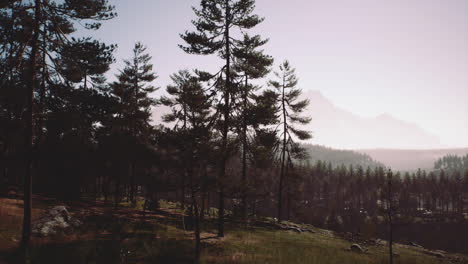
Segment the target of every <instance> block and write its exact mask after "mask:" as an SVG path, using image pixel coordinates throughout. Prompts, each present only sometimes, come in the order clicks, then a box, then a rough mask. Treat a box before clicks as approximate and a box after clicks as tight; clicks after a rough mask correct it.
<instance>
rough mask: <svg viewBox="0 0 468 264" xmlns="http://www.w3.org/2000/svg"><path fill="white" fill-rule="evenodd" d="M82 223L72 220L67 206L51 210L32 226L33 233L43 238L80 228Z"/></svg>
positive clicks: (55, 207)
mask: <svg viewBox="0 0 468 264" xmlns="http://www.w3.org/2000/svg"><path fill="white" fill-rule="evenodd" d="M80 225H81V222H80V221H79V220H78V219H75V218H72V217H71V216H70V213H69V212H68V210H67V208H66V207H65V206H54V207H52V208H49V209H48V210H47V211H46V213H45V215H44V216H43V217H42V218H40V219H38V220H37V221H35V222H34V223H33V224H32V226H33V228H32V230H33V233H35V234H38V235H41V236H49V235H54V234H57V233H59V232H62V231H64V230H65V229H67V228H69V227H78V226H80Z"/></svg>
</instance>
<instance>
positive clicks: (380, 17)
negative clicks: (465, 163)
mask: <svg viewBox="0 0 468 264" xmlns="http://www.w3.org/2000/svg"><path fill="white" fill-rule="evenodd" d="M111 3H112V4H114V5H116V8H117V12H118V14H119V16H118V17H117V18H116V19H114V20H112V21H108V22H105V23H104V25H103V27H102V28H101V29H100V30H99V31H98V32H96V33H86V34H87V35H93V36H95V37H96V38H98V39H101V40H103V41H105V42H106V43H116V44H118V45H119V48H118V50H117V53H116V57H117V60H118V61H119V62H118V63H117V64H115V65H114V66H113V68H114V69H115V68H117V67H120V66H121V65H122V64H121V59H123V58H127V57H129V56H130V53H131V49H132V47H133V44H134V43H135V41H141V42H143V43H144V44H145V45H147V46H148V51H149V52H150V53H151V55H152V56H153V63H154V66H155V70H156V71H157V73H158V75H159V76H160V78H159V79H157V80H156V82H155V84H156V85H157V86H160V87H165V86H166V85H167V84H169V75H170V74H172V73H174V72H176V71H177V70H179V69H184V68H188V69H193V68H196V67H199V68H201V69H207V70H210V69H214V68H215V67H216V65H217V63H218V60H217V59H215V58H207V57H203V56H196V55H188V54H185V53H184V52H183V51H182V50H180V49H179V48H178V47H177V44H182V41H181V39H180V38H179V34H180V33H183V32H184V31H185V30H192V29H193V27H192V25H191V23H190V20H191V19H193V18H194V15H193V12H192V10H191V6H192V5H198V3H199V0H164V1H163V0H133V1H130V0H111ZM256 12H257V14H259V15H261V16H264V17H265V21H264V22H263V23H262V24H261V25H260V26H258V27H257V28H256V29H255V31H254V32H256V33H260V34H261V35H262V36H263V37H267V38H269V39H270V42H269V44H268V45H267V46H266V52H267V53H268V54H270V55H272V56H273V57H274V58H275V59H276V63H279V62H280V61H282V60H284V59H288V60H290V62H291V63H292V64H293V65H294V66H295V67H296V68H297V73H298V76H299V78H300V82H299V86H300V87H301V88H303V89H306V90H307V89H310V90H319V91H321V92H322V93H323V94H324V95H325V96H326V97H327V98H329V99H330V100H331V101H332V102H333V103H334V104H335V105H336V106H338V107H341V108H343V109H346V110H348V111H350V112H353V113H355V114H358V115H360V116H362V117H372V116H376V115H379V114H382V113H389V114H390V115H392V116H394V117H395V118H398V119H401V120H404V121H408V122H412V123H415V124H417V125H418V126H420V127H422V128H423V129H425V130H427V131H429V132H430V133H432V134H434V135H436V136H438V137H439V138H440V141H441V143H442V144H443V145H445V146H447V147H466V146H468V1H467V0H411V1H408V0H320V1H319V0H288V1H284V0H257V9H256ZM310 107H312V108H313V107H314V106H313V105H311V106H310Z"/></svg>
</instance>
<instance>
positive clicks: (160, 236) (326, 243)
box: [0, 200, 466, 264]
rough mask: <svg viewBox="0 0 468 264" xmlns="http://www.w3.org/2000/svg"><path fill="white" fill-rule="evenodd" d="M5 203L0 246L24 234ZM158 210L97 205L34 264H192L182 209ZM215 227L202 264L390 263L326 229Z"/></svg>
mask: <svg viewBox="0 0 468 264" xmlns="http://www.w3.org/2000/svg"><path fill="white" fill-rule="evenodd" d="M4 201H5V200H1V201H0V227H2V226H3V227H5V226H7V224H5V223H9V224H8V225H9V229H5V228H3V229H0V241H1V240H2V239H3V237H5V236H9V239H10V238H11V236H13V237H18V234H19V231H20V226H18V225H17V223H16V221H17V220H18V219H17V217H19V215H18V214H19V213H20V212H19V211H18V210H19V209H18V208H20V209H21V205H20V202H18V201H16V202H17V203H15V201H14V200H9V203H5V202H4ZM35 204H36V206H45V205H43V204H42V205H41V204H39V203H35ZM160 205H161V208H164V209H163V211H162V212H160V213H156V214H147V215H146V217H145V218H143V217H141V216H140V215H138V214H137V213H135V211H136V210H134V209H132V208H123V210H120V211H119V212H118V213H116V212H115V211H113V209H112V208H113V207H112V206H106V207H102V208H98V209H99V210H102V211H101V214H95V215H91V216H89V217H88V218H87V220H86V221H85V224H84V226H82V227H81V228H80V229H79V230H75V231H74V232H73V233H68V234H62V235H59V236H56V237H53V238H46V239H45V238H37V237H36V238H34V239H33V247H32V249H31V251H30V259H31V263H34V264H36V263H38V264H41V263H44V264H45V263H47V264H55V263H57V264H58V263H67V264H80V263H193V262H194V259H193V255H194V254H193V253H194V241H193V233H192V232H189V231H185V230H183V228H182V224H181V217H180V213H181V212H180V209H178V207H177V204H174V203H171V202H168V201H161V203H160ZM139 206H140V207H141V205H140V204H139V203H137V208H138V207H139ZM79 209H80V208H73V211H78V210H79ZM140 209H141V208H140ZM37 210H40V208H37ZM125 210H128V211H125ZM132 210H133V211H132ZM36 212H37V214H39V213H40V211H36ZM127 216H128V217H127ZM12 217H13V218H12ZM15 217H16V218H15ZM265 221H268V220H265ZM215 224H216V222H215V221H214V219H208V221H207V222H205V223H204V227H203V230H206V231H209V232H205V233H203V234H202V243H203V249H202V258H201V260H200V263H271V264H276V263H288V264H294V263H310V264H315V263H317V264H318V263H320V264H335V263H336V264H342V263H348V264H385V263H388V257H387V248H386V247H384V246H372V247H369V248H368V249H369V253H368V254H359V253H354V252H351V251H349V250H347V249H348V248H349V246H350V245H351V243H350V242H348V241H345V240H343V239H341V238H338V237H335V236H334V235H333V234H332V233H331V232H329V231H326V230H321V229H314V230H315V231H316V233H309V232H304V233H296V232H292V231H279V230H274V229H269V228H266V227H254V226H249V227H247V226H244V225H240V224H236V223H234V222H228V223H227V224H226V237H224V238H216V237H215V231H216V230H215V226H216V225H215ZM288 224H289V225H293V223H288ZM0 250H3V252H6V253H8V256H9V258H8V259H7V260H8V261H9V262H7V263H16V261H17V260H18V258H17V256H15V254H14V251H12V250H11V248H2V244H1V243H0ZM395 252H396V253H398V255H399V256H398V257H396V258H395V264H422V263H424V264H436V263H437V264H439V263H450V262H449V260H448V259H438V258H436V257H433V256H429V255H427V254H424V253H422V251H421V250H418V249H416V248H410V247H406V246H403V245H397V246H395ZM1 253H2V251H0V263H2V259H1ZM458 263H463V262H458ZM465 263H466V262H465ZM2 264H3V263H2Z"/></svg>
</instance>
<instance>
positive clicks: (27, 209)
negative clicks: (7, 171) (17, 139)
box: [21, 0, 41, 249]
mask: <svg viewBox="0 0 468 264" xmlns="http://www.w3.org/2000/svg"><path fill="white" fill-rule="evenodd" d="M40 16H41V1H40V0H36V1H35V18H34V29H33V30H34V32H33V36H32V39H31V48H32V50H31V60H30V64H29V67H30V69H29V70H30V71H31V72H30V75H29V91H28V93H27V109H26V113H25V122H26V131H25V133H24V135H25V137H24V139H25V140H24V141H25V156H26V164H25V175H24V215H23V232H22V236H21V247H22V248H24V249H26V248H27V247H28V246H29V241H30V239H31V209H32V176H33V168H32V166H33V159H34V158H33V150H34V149H33V148H34V135H33V134H34V125H33V124H34V123H33V122H34V120H33V114H34V113H33V104H34V87H35V82H36V64H37V53H38V38H39V23H40Z"/></svg>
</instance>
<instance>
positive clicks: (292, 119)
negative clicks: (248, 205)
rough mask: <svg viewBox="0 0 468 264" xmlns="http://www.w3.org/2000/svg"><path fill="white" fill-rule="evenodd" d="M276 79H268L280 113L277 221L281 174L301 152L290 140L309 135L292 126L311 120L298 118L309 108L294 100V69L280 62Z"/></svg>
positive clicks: (297, 92)
mask: <svg viewBox="0 0 468 264" xmlns="http://www.w3.org/2000/svg"><path fill="white" fill-rule="evenodd" d="M275 76H276V77H277V79H278V80H271V81H270V82H269V84H270V86H272V87H273V88H275V92H276V94H277V96H278V97H277V98H278V100H277V107H278V112H279V114H280V124H279V126H278V128H279V131H280V137H281V138H282V142H281V147H280V148H279V150H280V166H281V171H280V177H279V186H278V213H277V217H278V221H279V222H281V221H282V219H283V215H282V213H283V192H284V185H285V182H284V181H285V175H286V170H287V167H288V166H290V165H292V160H291V155H292V154H294V152H296V153H298V152H301V149H300V148H299V146H298V145H297V143H296V142H294V137H296V138H297V139H299V140H306V139H310V138H311V137H312V136H311V134H310V132H308V131H305V130H301V129H299V128H297V127H295V125H296V124H302V125H305V124H308V123H309V122H310V121H311V118H309V117H304V116H301V115H300V114H301V113H302V112H303V111H304V110H305V108H306V107H307V106H308V105H309V100H307V99H305V100H300V101H298V98H299V96H300V95H301V89H299V88H298V87H297V82H298V79H297V77H296V74H295V69H294V68H292V67H291V65H290V64H289V62H288V61H284V62H283V63H282V64H281V65H280V66H279V71H278V72H275Z"/></svg>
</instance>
